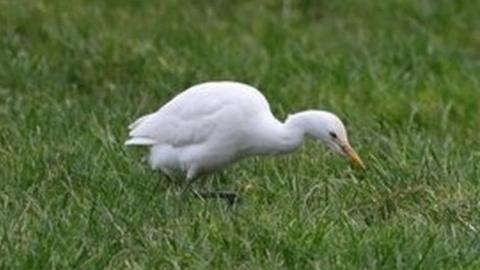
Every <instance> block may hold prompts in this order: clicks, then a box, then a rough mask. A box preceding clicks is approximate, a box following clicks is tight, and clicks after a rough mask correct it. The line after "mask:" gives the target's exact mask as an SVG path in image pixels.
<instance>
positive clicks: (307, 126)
mask: <svg viewBox="0 0 480 270" xmlns="http://www.w3.org/2000/svg"><path fill="white" fill-rule="evenodd" d="M128 128H129V129H130V133H129V139H128V140H127V141H126V142H125V144H126V145H141V146H147V147H149V148H150V155H149V162H150V165H151V167H152V169H156V170H160V171H162V172H163V173H165V174H167V175H168V176H170V177H173V175H175V174H176V173H177V172H181V173H183V174H184V175H185V178H186V186H185V187H186V188H188V186H189V185H190V184H191V183H192V182H194V181H195V180H196V179H198V178H199V177H200V176H204V175H208V174H210V173H212V172H214V171H216V170H219V169H222V168H224V167H226V166H228V165H229V164H232V163H234V162H236V161H238V160H240V159H242V158H245V157H249V156H255V155H275V154H283V153H288V152H292V151H294V150H295V149H297V148H299V146H300V145H301V144H302V142H303V140H304V137H305V136H308V137H311V138H313V139H317V140H319V141H320V142H322V143H323V144H325V145H326V146H327V147H329V148H330V149H331V150H333V151H334V152H336V153H338V154H340V155H342V156H344V157H346V158H348V159H349V160H350V161H352V163H354V164H356V165H358V166H360V167H362V168H364V164H363V162H362V160H361V159H360V157H359V156H358V155H357V153H356V152H355V151H354V150H353V148H352V147H351V146H350V144H349V142H348V139H347V132H346V130H345V127H344V125H343V123H342V121H341V120H340V119H339V118H338V117H337V116H336V115H334V114H332V113H330V112H326V111H319V110H308V111H303V112H299V113H296V114H293V115H290V116H288V118H287V119H286V121H285V122H283V123H282V122H280V121H279V120H278V119H277V118H275V116H273V114H272V112H271V110H270V106H269V104H268V102H267V100H266V99H265V97H264V96H263V94H262V93H260V91H259V90H257V89H255V88H254V87H252V86H250V85H246V84H243V83H239V82H230V81H219V82H206V83H201V84H198V85H194V86H192V87H190V88H188V89H187V90H185V91H184V92H182V93H180V94H178V95H177V96H176V97H174V98H173V99H172V100H170V101H169V102H168V103H166V104H165V105H164V106H162V107H161V108H160V109H159V110H158V111H156V112H154V113H151V114H148V115H145V116H142V117H140V118H139V119H137V120H136V121H135V122H133V123H132V124H131V125H130V126H129V127H128Z"/></svg>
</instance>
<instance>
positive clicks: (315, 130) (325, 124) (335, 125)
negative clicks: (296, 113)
mask: <svg viewBox="0 0 480 270" xmlns="http://www.w3.org/2000/svg"><path fill="white" fill-rule="evenodd" d="M306 113H307V114H308V117H307V118H308V121H306V124H307V127H306V131H307V134H308V135H310V136H312V137H313V138H315V139H318V140H320V141H321V142H322V143H323V144H324V145H326V146H327V147H328V148H330V149H331V150H332V151H334V152H335V153H338V154H340V155H341V156H343V157H345V158H347V159H348V160H349V161H350V162H351V163H352V164H354V165H356V166H358V167H360V168H362V169H365V165H364V164H363V161H362V160H361V159H360V157H359V156H358V154H357V153H356V152H355V150H354V149H353V148H352V147H351V146H350V143H349V142H348V137H347V131H346V129H345V126H344V125H343V123H342V121H341V120H340V119H339V118H338V117H337V116H336V115H334V114H332V113H329V112H325V111H308V112H306Z"/></svg>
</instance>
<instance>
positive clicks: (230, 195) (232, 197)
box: [194, 191, 240, 206]
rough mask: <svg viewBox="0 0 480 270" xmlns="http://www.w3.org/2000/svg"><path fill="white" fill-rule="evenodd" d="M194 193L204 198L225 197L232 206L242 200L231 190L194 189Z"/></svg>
mask: <svg viewBox="0 0 480 270" xmlns="http://www.w3.org/2000/svg"><path fill="white" fill-rule="evenodd" d="M194 193H195V195H196V196H197V197H199V198H202V199H223V200H225V201H226V202H227V203H228V205H230V206H231V205H234V204H236V203H238V202H239V201H240V198H239V197H238V195H237V194H236V193H235V192H231V191H194Z"/></svg>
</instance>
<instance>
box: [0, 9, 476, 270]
mask: <svg viewBox="0 0 480 270" xmlns="http://www.w3.org/2000/svg"><path fill="white" fill-rule="evenodd" d="M479 10H480V1H467V0H458V1H448V0H430V1H427V0H421V1H416V0H389V1H354V0H344V1H340V0H339V1H313V0H303V1H289V0H284V1H276V0H266V1H240V0H238V1H220V0H214V1H206V0H199V1H177V0H163V1H126V0H123V1H120V0H110V1H89V0H69V1H64V0H48V1H47V0H39V1H29V0H0V268H2V269H70V268H80V269H480V259H479V255H480V236H479V230H480V210H479V209H480V199H479V198H480V186H479V185H480V180H479V179H480V171H479V164H480V163H479V162H480V146H479V144H478V138H479V134H480V122H479V121H480V118H479V115H478V108H479V107H480V77H479V74H480V30H479V29H480V20H479V19H478V13H479ZM207 80H238V81H243V82H248V83H250V84H252V85H254V86H256V87H258V88H259V89H261V90H262V92H263V93H264V94H265V95H266V97H267V98H268V99H269V101H270V102H271V106H272V109H273V110H274V112H275V114H276V115H278V117H279V118H284V117H285V116H286V115H287V114H288V113H289V112H294V111H299V110H303V109H307V108H320V109H327V110H331V111H333V112H335V113H337V114H339V115H340V116H341V117H342V118H343V119H345V121H346V123H347V126H348V130H349V131H350V138H351V142H352V145H353V146H355V147H356V149H357V151H358V152H359V153H360V155H361V156H362V157H363V158H364V160H365V162H366V164H367V166H368V170H367V171H366V172H363V173H362V172H358V171H355V170H353V169H351V168H350V167H349V166H348V165H347V164H346V163H345V162H344V161H343V160H342V159H341V158H339V157H337V156H335V155H333V154H330V153H327V151H326V149H324V148H323V147H322V146H319V145H317V144H316V143H314V142H307V143H306V145H305V146H304V147H303V149H302V151H299V152H297V153H295V154H292V155H289V156H282V157H277V158H267V159H260V158H253V159H248V160H244V161H242V162H240V163H239V164H236V165H235V166H232V167H231V168H229V169H228V170H226V171H225V172H223V174H221V175H217V176H215V177H214V178H213V180H212V186H213V187H216V188H219V189H220V188H221V189H227V190H229V189H230V190H234V191H237V192H239V193H240V194H241V196H242V202H241V204H238V205H236V206H234V207H228V206H227V205H226V204H225V203H222V202H220V201H208V202H202V201H201V200H195V199H189V200H186V201H181V200H179V198H178V196H177V192H178V187H176V186H175V185H172V184H170V183H169V182H168V181H166V179H165V178H164V177H163V176H161V175H159V174H157V173H155V172H151V171H150V170H149V169H148V167H147V166H146V164H143V163H142V162H141V161H140V160H141V158H142V156H143V155H144V151H142V150H139V149H138V150H137V149H127V148H126V147H124V146H123V145H122V144H123V141H124V140H125V138H126V134H127V130H126V126H127V125H128V124H129V123H130V122H131V121H132V120H134V119H135V118H136V117H138V116H140V115H142V114H144V113H147V112H150V111H152V110H154V109H156V108H158V107H159V106H160V105H161V104H162V103H164V102H166V101H167V100H168V99H169V98H171V97H172V96H174V95H175V94H176V93H178V92H179V91H181V90H183V89H185V88H186V87H188V86H190V85H193V84H195V83H198V82H202V81H207Z"/></svg>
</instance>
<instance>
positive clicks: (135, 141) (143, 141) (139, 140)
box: [125, 137, 157, 145]
mask: <svg viewBox="0 0 480 270" xmlns="http://www.w3.org/2000/svg"><path fill="white" fill-rule="evenodd" d="M156 143H157V141H155V140H153V139H150V138H145V137H133V138H130V139H128V140H127V141H125V145H154V144H156Z"/></svg>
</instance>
